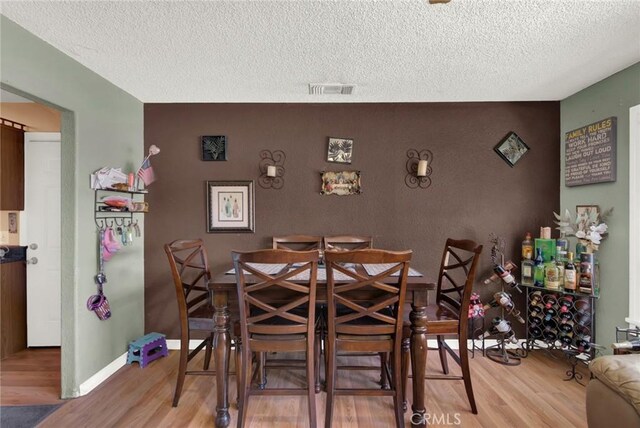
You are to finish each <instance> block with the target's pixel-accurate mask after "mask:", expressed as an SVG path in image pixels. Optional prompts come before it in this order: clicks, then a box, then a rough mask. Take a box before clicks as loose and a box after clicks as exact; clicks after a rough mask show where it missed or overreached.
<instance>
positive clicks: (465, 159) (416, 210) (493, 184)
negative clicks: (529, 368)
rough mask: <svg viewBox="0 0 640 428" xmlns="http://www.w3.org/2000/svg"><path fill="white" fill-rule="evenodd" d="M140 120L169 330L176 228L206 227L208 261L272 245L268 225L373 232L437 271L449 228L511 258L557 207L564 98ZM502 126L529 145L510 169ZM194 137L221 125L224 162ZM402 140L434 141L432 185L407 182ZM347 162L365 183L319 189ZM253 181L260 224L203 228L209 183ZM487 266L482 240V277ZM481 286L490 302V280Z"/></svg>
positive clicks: (148, 225) (191, 111) (303, 107)
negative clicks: (265, 175) (277, 155)
mask: <svg viewBox="0 0 640 428" xmlns="http://www.w3.org/2000/svg"><path fill="white" fill-rule="evenodd" d="M144 120H145V131H144V132H145V151H146V148H148V146H149V145H151V144H156V145H157V146H159V147H160V148H161V150H162V152H161V153H160V154H159V155H157V156H154V157H153V158H152V163H153V168H154V170H155V173H156V176H157V181H156V182H155V183H153V184H152V185H151V187H150V189H149V190H150V193H149V195H148V196H147V200H148V202H149V204H150V212H149V213H148V214H146V217H145V238H144V239H145V331H147V332H149V331H158V332H162V333H165V334H167V335H168V337H169V338H178V335H179V328H178V325H177V308H176V304H175V294H174V289H173V285H172V283H171V275H170V272H169V267H168V263H167V259H166V256H165V254H164V250H163V248H162V246H163V244H165V243H167V242H171V241H172V240H174V239H180V238H196V237H202V238H203V239H204V240H205V242H206V244H207V248H208V250H209V257H210V263H211V266H212V269H213V271H214V273H215V272H219V271H221V270H222V269H227V268H228V267H229V266H230V263H231V260H230V256H229V252H230V251H231V250H232V249H238V250H251V249H258V248H263V247H266V246H268V245H270V238H271V236H273V235H283V234H290V233H305V234H359V235H372V236H373V237H374V243H375V246H376V247H380V248H387V249H396V250H400V249H412V250H413V251H414V258H413V262H412V265H413V266H414V267H416V268H417V269H419V270H421V271H423V272H425V273H426V274H427V275H428V276H429V277H432V278H433V277H434V276H435V275H436V274H437V267H438V266H439V263H440V257H441V253H442V248H443V245H444V242H445V240H446V238H447V237H452V238H468V239H474V240H476V241H478V242H481V243H483V244H485V246H488V245H489V244H488V236H489V233H490V232H495V233H498V234H499V235H501V236H503V237H505V238H506V242H507V252H508V254H513V257H514V259H518V261H519V257H518V254H519V252H520V242H521V241H522V239H523V237H524V234H525V232H527V231H531V232H534V233H537V228H538V227H539V226H540V225H541V224H544V225H549V226H552V220H553V214H552V211H554V210H556V211H557V210H558V207H559V182H560V175H559V174H560V164H559V156H558V153H559V150H560V143H559V139H558V135H560V110H559V103H558V102H520V103H508V102H499V103H433V104H431V103H430V104H146V105H145V118H144ZM509 131H515V132H516V133H517V134H518V135H520V137H521V138H522V139H523V140H524V141H525V142H526V143H527V144H528V145H529V147H530V148H531V150H530V152H529V153H528V154H526V155H525V156H524V157H523V158H522V159H521V160H520V162H519V163H518V164H517V165H516V166H515V167H514V168H510V167H509V166H508V165H507V164H506V163H505V162H504V161H503V160H502V159H500V158H499V157H498V156H497V154H496V153H495V152H494V151H493V147H494V146H495V145H496V144H497V143H498V141H500V140H501V139H502V138H503V137H504V136H505V135H506V134H507V133H508V132H509ZM202 135H226V136H227V140H228V160H227V161H226V162H203V161H201V160H200V153H199V147H200V137H201V136H202ZM328 137H343V138H352V139H353V140H354V150H353V163H352V164H351V165H344V166H342V165H340V164H334V163H327V162H326V151H327V139H328ZM410 148H415V149H418V150H421V149H429V150H431V151H432V152H433V155H434V160H433V163H432V167H433V174H432V176H431V178H432V180H433V184H432V185H431V187H429V188H428V189H410V188H408V187H407V186H406V185H405V182H404V179H405V175H406V169H405V163H406V160H407V155H406V153H407V150H408V149H410ZM262 149H270V150H277V149H280V150H283V151H284V152H285V153H286V156H287V158H286V163H285V170H286V172H285V176H284V179H285V185H284V188H283V189H281V190H271V189H269V190H267V189H262V188H261V187H259V186H257V178H258V176H259V173H258V163H259V161H260V158H259V156H258V154H259V152H260V150H262ZM341 169H344V170H360V171H361V172H362V189H363V193H362V194H361V195H357V196H342V197H340V196H321V195H320V193H319V191H320V175H319V172H320V171H322V170H332V171H336V170H341ZM247 179H251V180H256V202H255V205H256V231H255V233H254V234H244V233H241V234H229V233H214V234H207V233H206V199H205V181H206V180H247ZM490 268H491V265H490V259H489V252H488V248H487V249H486V251H485V252H484V253H483V256H482V265H481V269H480V272H481V275H482V276H484V274H485V273H486V274H488V272H489V270H490ZM476 287H477V289H478V290H479V291H481V294H482V296H483V298H484V299H483V301H485V302H486V301H489V300H490V299H491V297H490V296H491V294H492V293H493V292H495V291H497V289H498V287H497V286H483V285H481V284H480V283H479V284H477V286H476ZM518 300H522V299H520V298H519V299H518ZM495 312H497V311H493V312H490V313H489V314H488V316H495V315H494V313H495ZM518 330H520V328H518Z"/></svg>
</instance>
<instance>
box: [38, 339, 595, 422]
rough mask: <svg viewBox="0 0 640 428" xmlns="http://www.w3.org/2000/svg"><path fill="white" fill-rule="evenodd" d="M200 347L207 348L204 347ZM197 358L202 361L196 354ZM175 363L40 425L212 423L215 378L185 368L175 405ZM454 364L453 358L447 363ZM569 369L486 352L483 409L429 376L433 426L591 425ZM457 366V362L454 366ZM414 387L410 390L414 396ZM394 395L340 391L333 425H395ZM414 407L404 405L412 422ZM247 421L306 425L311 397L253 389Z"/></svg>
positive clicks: (132, 376)
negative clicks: (496, 358) (511, 361)
mask: <svg viewBox="0 0 640 428" xmlns="http://www.w3.org/2000/svg"><path fill="white" fill-rule="evenodd" d="M201 354H202V353H201ZM429 357H430V358H429V362H428V372H438V371H439V366H440V364H439V361H438V358H437V353H435V352H430V354H429ZM194 364H198V365H200V364H201V362H200V361H198V360H194ZM177 366H178V353H177V352H175V351H172V352H170V354H169V357H168V358H161V359H159V360H157V361H155V362H153V363H151V364H150V365H149V366H148V367H146V368H144V369H140V368H139V367H138V365H137V364H134V365H132V366H125V367H123V368H122V369H120V370H119V371H118V372H117V373H116V374H115V375H113V376H112V377H111V378H110V379H109V380H108V381H107V382H105V383H103V384H102V385H101V386H100V387H98V388H97V389H96V390H94V391H92V392H91V393H90V394H88V395H87V396H84V397H80V398H77V399H74V400H69V401H68V402H67V403H65V404H64V405H63V406H62V407H61V408H60V409H59V410H58V411H56V412H55V413H54V414H52V415H51V416H49V417H48V418H47V419H45V421H44V422H43V423H42V424H41V425H40V426H41V427H62V426H65V427H70V426H73V427H85V426H86V427H89V426H91V427H93V426H104V427H130V426H149V427H151V426H160V427H183V426H185V427H186V426H189V427H201V426H202V427H205V426H208V427H210V426H213V417H212V415H213V413H214V411H215V380H214V378H211V377H203V376H188V377H187V379H186V381H185V384H184V389H183V392H182V397H181V399H180V404H179V405H178V407H177V408H173V407H171V399H172V397H173V388H174V384H175V378H176V370H177ZM450 366H455V363H453V364H450ZM566 369H567V366H566V364H565V363H564V361H563V360H555V359H553V358H550V357H548V356H547V355H545V354H544V353H542V352H541V351H538V352H536V353H533V354H532V355H530V356H529V358H527V359H524V360H523V362H522V365H520V366H517V367H507V366H502V365H499V364H496V363H494V362H492V361H490V360H488V359H487V358H483V357H482V356H481V355H478V354H476V358H474V359H472V360H471V370H472V376H473V386H474V391H475V397H476V402H477V404H478V411H479V414H478V415H473V414H472V413H471V410H470V408H469V403H468V401H467V398H466V394H465V389H464V385H463V383H462V381H426V389H427V397H429V398H428V400H427V403H426V405H427V409H429V412H430V413H429V417H430V420H429V422H430V426H455V425H459V426H463V427H586V425H587V424H586V411H585V387H583V386H581V385H579V384H578V383H576V382H574V381H570V382H564V381H563V380H562V379H563V376H564V373H565V371H566ZM456 370H457V367H456V368H453V370H452V371H453V372H454V373H456ZM378 376H379V375H378V374H377V373H376V372H369V371H358V372H342V371H341V372H340V373H339V381H340V382H345V384H350V383H351V384H354V385H360V384H361V382H375V381H376V380H377V379H378ZM268 379H269V385H272V384H273V385H275V384H276V383H277V384H278V385H284V384H287V383H288V382H299V381H301V380H302V379H303V372H302V371H299V370H287V371H285V370H280V371H275V370H272V371H270V372H269V376H268ZM410 394H411V392H409V397H410V396H411V395H410ZM235 397H236V388H235V377H232V378H231V391H230V401H231V403H232V406H231V418H232V420H231V425H230V426H231V427H235V425H236V417H237V414H238V413H237V410H236V408H235ZM316 400H317V403H316V404H317V411H318V425H319V426H322V425H324V408H325V407H324V406H325V401H326V394H325V393H324V392H322V393H320V394H317V395H316ZM391 405H392V401H391V399H390V398H383V397H337V398H336V405H335V411H334V412H335V413H334V420H333V426H334V427H336V428H340V427H367V428H369V427H385V428H386V427H390V426H393V425H394V418H393V411H392V408H391ZM410 417H411V412H410V411H407V412H406V413H405V420H406V426H407V427H410V426H411V423H410ZM247 426H249V427H252V428H253V427H256V428H258V427H275V426H277V427H304V426H308V423H307V405H306V399H305V398H304V397H268V396H267V397H251V398H250V401H249V409H248V418H247Z"/></svg>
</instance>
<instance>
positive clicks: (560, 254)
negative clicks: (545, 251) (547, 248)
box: [556, 245, 567, 288]
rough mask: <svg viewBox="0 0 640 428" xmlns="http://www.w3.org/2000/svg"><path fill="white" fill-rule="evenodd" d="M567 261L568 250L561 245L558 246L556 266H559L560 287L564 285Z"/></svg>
mask: <svg viewBox="0 0 640 428" xmlns="http://www.w3.org/2000/svg"><path fill="white" fill-rule="evenodd" d="M566 261H567V252H566V251H564V250H563V249H562V247H560V246H559V245H558V246H556V267H557V268H558V288H562V287H563V286H564V265H565V263H566Z"/></svg>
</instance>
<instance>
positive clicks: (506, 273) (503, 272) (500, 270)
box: [493, 265, 521, 291]
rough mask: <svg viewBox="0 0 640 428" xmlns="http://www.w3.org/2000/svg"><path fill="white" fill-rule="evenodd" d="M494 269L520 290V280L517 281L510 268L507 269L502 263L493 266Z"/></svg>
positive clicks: (507, 282)
mask: <svg viewBox="0 0 640 428" xmlns="http://www.w3.org/2000/svg"><path fill="white" fill-rule="evenodd" d="M493 271H494V272H495V273H496V274H497V275H498V276H499V277H500V278H502V280H503V281H504V282H505V283H506V284H508V285H510V286H511V287H513V288H516V289H517V290H518V291H521V290H520V287H519V285H520V284H518V281H516V279H515V278H514V277H513V275H511V272H509V271H508V270H506V269H505V268H504V267H503V266H501V265H495V266H494V267H493Z"/></svg>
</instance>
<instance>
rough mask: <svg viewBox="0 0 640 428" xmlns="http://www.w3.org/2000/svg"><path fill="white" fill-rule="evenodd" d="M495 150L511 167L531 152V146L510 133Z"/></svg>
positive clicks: (513, 133)
mask: <svg viewBox="0 0 640 428" xmlns="http://www.w3.org/2000/svg"><path fill="white" fill-rule="evenodd" d="M493 150H495V151H496V153H498V155H500V157H501V158H502V159H504V161H505V162H506V163H507V164H508V165H509V166H510V167H511V168H513V166H514V165H515V164H516V163H517V162H518V161H519V160H520V158H521V157H522V156H524V155H525V154H526V153H527V152H528V151H529V146H527V145H526V144H525V142H524V141H522V138H520V137H519V136H518V134H516V133H515V132H509V133H508V134H507V136H506V137H504V138H503V139H502V141H500V142H499V143H498V145H496V146H495V147H494V148H493Z"/></svg>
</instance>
